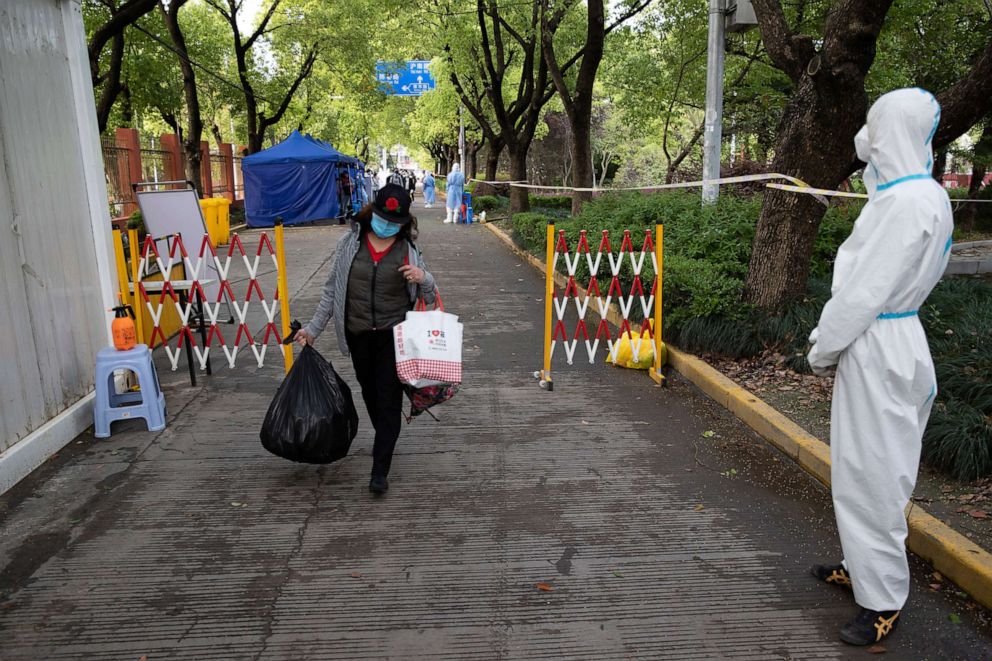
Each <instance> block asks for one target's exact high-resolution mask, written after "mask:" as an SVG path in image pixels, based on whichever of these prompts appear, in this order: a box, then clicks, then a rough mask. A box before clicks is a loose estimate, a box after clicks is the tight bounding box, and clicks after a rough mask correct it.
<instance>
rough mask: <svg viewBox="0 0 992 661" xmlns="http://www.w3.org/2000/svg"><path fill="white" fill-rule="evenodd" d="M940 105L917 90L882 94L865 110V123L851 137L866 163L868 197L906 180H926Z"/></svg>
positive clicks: (931, 159)
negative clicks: (866, 114)
mask: <svg viewBox="0 0 992 661" xmlns="http://www.w3.org/2000/svg"><path fill="white" fill-rule="evenodd" d="M939 122H940V104H938V103H937V99H935V98H934V96H933V94H931V93H930V92H927V91H926V90H922V89H920V88H918V87H915V88H911V89H900V90H895V91H893V92H889V93H888V94H884V95H882V96H881V97H880V98H879V99H878V101H876V102H875V103H874V105H872V107H871V109H870V110H869V111H868V120H867V123H866V124H865V125H864V126H863V127H862V128H861V130H860V131H858V134H857V135H856V136H855V137H854V147H855V150H856V151H857V153H858V158H859V159H861V160H862V161H864V162H865V163H867V164H868V165H867V167H866V168H865V174H864V180H865V186H867V188H868V195H869V197H871V196H874V194H875V191H876V190H886V189H888V188H890V187H892V186H894V185H896V184H898V183H902V182H903V181H907V180H910V179H929V178H930V176H931V175H930V171H931V169H932V168H933V144H932V142H933V136H934V133H936V132H937V124H938V123H939Z"/></svg>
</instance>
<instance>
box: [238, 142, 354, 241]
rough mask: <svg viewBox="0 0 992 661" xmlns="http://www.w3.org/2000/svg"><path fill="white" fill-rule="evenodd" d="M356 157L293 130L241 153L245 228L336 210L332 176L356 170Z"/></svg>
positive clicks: (335, 212)
mask: <svg viewBox="0 0 992 661" xmlns="http://www.w3.org/2000/svg"><path fill="white" fill-rule="evenodd" d="M359 164H360V163H359V161H358V159H355V158H353V157H351V156H345V155H344V154H342V153H341V152H339V151H338V150H336V149H334V147H332V146H331V145H330V144H328V143H326V142H323V141H320V140H317V139H316V138H312V137H310V136H304V135H301V134H300V133H299V132H298V131H293V132H292V133H291V134H290V135H289V137H288V138H286V139H285V140H283V141H282V142H280V143H279V144H278V145H275V146H273V147H270V148H268V149H265V150H263V151H260V152H258V153H257V154H252V155H251V156H247V157H245V159H244V160H243V161H242V171H243V173H244V178H245V217H246V219H247V222H248V226H249V227H272V226H273V225H274V224H275V220H276V217H277V216H281V217H282V219H283V222H284V223H286V224H287V225H295V224H297V223H306V222H310V221H314V220H320V219H322V218H334V217H336V216H338V215H339V213H340V207H339V204H338V175H339V173H340V169H341V168H346V169H350V170H352V171H354V170H356V169H357V166H358V165H359Z"/></svg>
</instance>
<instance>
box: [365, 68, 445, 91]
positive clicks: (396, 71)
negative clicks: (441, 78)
mask: <svg viewBox="0 0 992 661" xmlns="http://www.w3.org/2000/svg"><path fill="white" fill-rule="evenodd" d="M430 65H431V63H430V60H407V61H406V62H382V61H379V62H376V64H375V79H376V80H377V81H378V82H379V87H380V89H381V90H382V91H383V92H385V93H386V94H392V95H395V96H420V95H421V94H423V93H424V92H430V91H431V90H432V89H434V86H435V83H434V77H433V76H432V75H431V71H430Z"/></svg>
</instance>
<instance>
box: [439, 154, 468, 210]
mask: <svg viewBox="0 0 992 661" xmlns="http://www.w3.org/2000/svg"><path fill="white" fill-rule="evenodd" d="M447 182H448V185H447V186H446V187H445V191H444V194H445V196H446V202H445V203H444V207H445V217H444V222H446V223H457V222H458V215H459V213H460V212H461V208H462V195H463V194H464V193H465V175H464V174H462V172H461V168H460V167H459V165H458V163H455V164H454V165H452V166H451V172H449V173H448V179H447Z"/></svg>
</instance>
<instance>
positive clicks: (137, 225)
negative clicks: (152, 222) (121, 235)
mask: <svg viewBox="0 0 992 661" xmlns="http://www.w3.org/2000/svg"><path fill="white" fill-rule="evenodd" d="M127 228H128V229H129V230H138V235H139V236H141V235H143V234H144V233H145V217H144V216H142V215H141V210H140V209H137V210H135V212H134V213H132V214H131V216H130V217H129V218H128V219H127Z"/></svg>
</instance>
